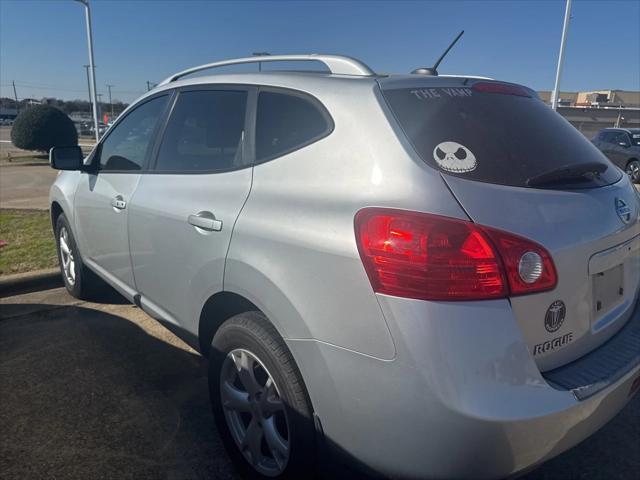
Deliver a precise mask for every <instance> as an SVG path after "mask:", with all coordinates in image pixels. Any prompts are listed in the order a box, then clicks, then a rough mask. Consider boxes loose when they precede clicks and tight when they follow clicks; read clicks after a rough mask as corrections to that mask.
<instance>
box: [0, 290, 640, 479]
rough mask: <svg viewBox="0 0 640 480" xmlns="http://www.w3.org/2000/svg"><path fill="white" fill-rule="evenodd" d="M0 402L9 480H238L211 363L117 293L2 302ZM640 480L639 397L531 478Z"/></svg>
mask: <svg viewBox="0 0 640 480" xmlns="http://www.w3.org/2000/svg"><path fill="white" fill-rule="evenodd" d="M0 398H1V402H0V425H2V427H1V430H0V432H1V433H0V477H2V478H3V479H40V478H54V479H94V478H95V479H98V478H100V479H103V478H108V479H129V478H130V479H166V480H183V479H184V480H186V479H205V478H207V479H212V478H216V479H233V478H238V477H237V476H236V473H235V472H234V469H233V467H232V466H231V464H230V462H229V460H228V458H227V456H226V454H225V452H224V450H223V448H222V445H221V442H220V440H219V438H218V434H217V432H216V429H215V426H214V423H213V419H212V417H211V413H210V410H209V401H208V391H207V380H206V362H205V361H204V360H203V359H202V358H201V357H200V356H199V355H197V354H196V353H195V352H194V351H193V350H191V349H190V348H189V347H188V346H186V345H185V344H184V343H182V342H181V341H180V340H179V339H178V338H176V337H175V336H174V335H173V334H171V333H170V332H169V331H167V330H166V329H164V328H163V327H162V326H160V325H159V324H158V323H157V322H155V321H154V320H152V319H151V318H150V317H148V316H147V315H146V314H144V313H143V312H142V311H141V310H140V309H138V308H137V307H135V306H133V305H130V304H128V303H126V302H125V301H124V300H123V299H122V298H121V297H119V296H118V295H117V294H115V293H114V294H109V295H107V296H106V297H105V298H104V303H87V302H80V301H77V300H75V299H73V298H71V297H70V296H68V295H67V294H66V292H65V291H64V289H54V290H47V291H42V292H36V293H31V294H26V295H21V296H14V297H6V298H3V299H0ZM638 471H640V396H637V397H636V398H635V399H634V400H633V401H632V402H631V403H630V404H629V405H628V406H627V407H626V408H625V409H624V410H623V411H622V412H621V413H620V414H619V415H618V416H617V417H616V418H615V419H614V420H613V421H612V422H611V423H610V424H608V425H607V426H606V427H604V428H603V429H602V430H601V431H600V432H598V433H597V434H596V435H594V436H593V437H592V438H590V439H588V440H586V441H585V442H583V443H582V444H580V445H579V446H577V447H576V448H574V449H572V450H570V451H568V452H566V453H565V454H563V455H561V456H560V457H558V458H556V459H554V460H551V461H550V462H548V463H547V464H545V465H543V466H541V467H540V468H538V469H537V470H535V471H533V472H531V473H529V474H528V475H527V476H526V477H523V478H525V479H527V480H533V479H629V478H635V477H634V474H633V472H636V474H637V472H638Z"/></svg>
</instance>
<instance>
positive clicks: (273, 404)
mask: <svg viewBox="0 0 640 480" xmlns="http://www.w3.org/2000/svg"><path fill="white" fill-rule="evenodd" d="M220 397H221V400H222V408H223V411H224V416H225V420H226V422H227V426H228V427H229V430H230V432H231V435H232V437H233V439H234V441H235V443H236V445H237V447H238V448H239V449H240V451H241V452H242V455H243V456H244V458H245V459H246V460H247V462H249V463H250V464H251V465H252V466H253V468H254V469H255V470H256V471H258V472H259V473H261V474H262V475H265V476H269V477H274V476H277V475H280V474H281V473H282V472H284V470H285V468H286V467H287V462H288V460H289V453H290V444H289V439H290V432H289V422H288V419H287V412H286V411H285V407H284V403H283V401H282V398H281V397H280V393H279V391H278V386H277V385H276V383H275V380H274V379H273V377H272V376H271V374H270V373H269V371H268V370H267V369H266V367H265V366H264V364H263V363H262V362H261V361H260V360H259V359H258V357H256V356H255V355H254V354H253V353H251V352H249V351H248V350H245V349H235V350H232V351H231V352H229V354H228V355H227V357H226V358H225V360H224V362H223V365H222V372H221V375H220Z"/></svg>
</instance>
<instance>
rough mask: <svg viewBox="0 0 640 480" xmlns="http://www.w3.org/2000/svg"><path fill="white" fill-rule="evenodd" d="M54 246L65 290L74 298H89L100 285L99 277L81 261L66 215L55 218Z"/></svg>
mask: <svg viewBox="0 0 640 480" xmlns="http://www.w3.org/2000/svg"><path fill="white" fill-rule="evenodd" d="M56 246H57V250H58V262H59V263H60V272H61V273H62V279H63V280H64V286H65V287H66V288H67V291H68V292H69V293H70V294H71V295H73V296H74V297H76V298H80V299H83V300H87V299H90V298H91V297H92V296H93V295H94V294H95V292H96V291H97V289H98V287H99V286H100V285H101V282H100V279H99V278H98V277H97V276H96V274H94V273H93V272H92V271H90V270H89V269H88V268H87V267H85V265H84V264H83V263H82V257H81V256H80V252H79V251H78V247H77V245H76V241H75V239H74V238H73V233H72V232H71V227H70V226H69V222H68V221H67V217H66V216H65V215H64V213H63V214H61V215H60V216H59V217H58V219H57V220H56Z"/></svg>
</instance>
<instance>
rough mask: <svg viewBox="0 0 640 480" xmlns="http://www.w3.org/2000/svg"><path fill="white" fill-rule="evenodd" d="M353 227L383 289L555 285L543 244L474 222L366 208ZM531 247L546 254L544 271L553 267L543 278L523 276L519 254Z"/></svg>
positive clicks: (441, 291)
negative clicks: (519, 265)
mask: <svg viewBox="0 0 640 480" xmlns="http://www.w3.org/2000/svg"><path fill="white" fill-rule="evenodd" d="M355 229H356V238H357V243H358V251H359V252H360V257H361V259H362V262H363V264H364V267H365V270H366V272H367V275H368V276H369V280H370V281H371V285H372V287H373V289H374V290H375V291H376V292H379V293H385V294H388V295H395V296H400V297H408V298H416V299H422V300H480V299H489V298H504V297H507V296H509V295H510V294H514V295H519V294H523V293H531V292H533V291H540V286H541V285H543V289H548V288H553V287H554V286H555V269H554V268H553V262H552V261H551V258H550V256H549V255H548V253H547V252H546V251H545V250H544V248H542V247H541V246H539V245H537V244H534V243H533V242H530V241H528V240H526V239H523V238H521V237H517V236H515V235H511V234H507V233H505V232H501V231H498V230H494V229H490V228H487V227H480V226H478V225H477V224H475V223H472V222H467V221H464V220H458V219H454V218H448V217H442V216H438V215H430V214H426V213H419V212H409V211H404V210H395V209H383V208H365V209H363V210H360V211H359V212H358V213H357V214H356V217H355ZM496 247H497V248H496ZM502 249H504V254H503V252H502ZM530 251H533V252H535V253H538V254H539V255H540V256H541V258H542V259H544V260H545V267H544V270H545V272H544V273H545V274H546V273H547V268H548V269H549V270H548V274H547V275H546V276H544V279H543V278H542V277H541V278H539V279H538V280H536V281H535V282H534V283H525V282H524V281H523V280H522V279H520V278H519V272H518V263H519V261H520V257H518V255H520V256H521V255H522V254H524V253H527V252H530ZM516 257H517V258H516ZM514 275H515V277H514ZM516 277H517V278H516ZM550 281H552V284H551V283H550ZM550 285H551V286H550Z"/></svg>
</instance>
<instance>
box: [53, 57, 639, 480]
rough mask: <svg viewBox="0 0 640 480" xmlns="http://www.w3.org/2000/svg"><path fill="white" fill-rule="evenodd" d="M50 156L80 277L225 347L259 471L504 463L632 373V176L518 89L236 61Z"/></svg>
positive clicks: (345, 66)
mask: <svg viewBox="0 0 640 480" xmlns="http://www.w3.org/2000/svg"><path fill="white" fill-rule="evenodd" d="M282 60H287V61H312V60H313V61H316V62H321V63H323V64H324V65H325V66H326V70H327V71H325V72H306V73H304V72H286V71H270V72H266V71H263V72H256V73H238V74H230V73H225V74H218V75H210V76H200V77H193V76H191V77H189V78H183V77H188V76H189V74H193V73H196V72H199V71H201V70H204V69H211V68H215V67H220V66H227V65H233V64H240V63H249V62H256V61H260V62H267V61H269V62H273V61H282ZM418 72H420V70H419V71H418ZM426 72H427V73H428V70H427V71H426ZM50 157H51V164H52V166H53V167H54V168H58V169H61V170H71V171H65V172H62V173H61V174H60V175H59V176H58V178H57V180H56V182H55V183H54V185H53V187H52V188H51V216H52V222H53V227H54V230H55V234H56V239H57V241H58V249H59V256H60V265H61V269H62V274H63V277H64V281H65V284H66V286H67V289H68V290H69V292H71V294H73V295H75V296H77V297H81V298H83V297H87V296H89V295H91V294H92V293H95V292H96V290H100V288H102V287H101V285H102V284H101V281H105V282H106V283H108V284H109V285H111V286H113V287H115V288H116V289H117V290H118V291H119V292H120V293H122V294H123V295H124V296H125V297H126V298H127V299H129V300H130V301H131V302H134V303H135V304H137V305H138V306H139V307H140V308H142V309H143V310H144V311H145V312H147V313H148V314H149V315H151V316H153V317H155V318H157V319H158V320H160V321H161V322H163V323H164V324H165V325H167V326H168V327H169V328H170V329H172V330H173V331H174V332H176V333H177V334H178V335H180V336H181V337H182V338H184V339H185V340H186V341H187V342H188V343H189V344H190V345H192V346H193V347H194V348H196V349H197V350H198V351H200V352H201V353H202V354H203V355H204V356H206V357H208V358H209V372H210V373H209V383H210V393H211V403H212V407H213V412H214V415H215V419H216V421H217V425H218V429H219V431H220V434H221V435H222V437H223V440H224V442H225V444H226V446H227V449H228V451H229V453H230V455H231V456H232V458H233V459H234V460H235V461H236V463H237V465H238V466H239V468H240V469H242V470H243V471H244V472H245V473H247V474H248V475H254V476H264V477H292V478H307V477H306V475H308V474H309V473H311V471H313V470H314V469H316V468H318V467H319V466H321V467H326V466H327V465H334V466H335V465H340V467H339V469H338V470H339V471H341V472H344V470H343V468H352V467H355V468H356V470H357V469H364V470H366V471H367V472H376V473H378V474H382V475H384V476H391V477H394V478H402V477H410V478H416V477H434V478H456V479H458V478H469V477H474V478H478V477H482V478H489V477H496V478H497V477H504V476H509V475H513V474H515V473H517V472H520V471H522V470H524V469H528V468H530V467H531V466H533V465H535V464H538V463H540V462H543V461H545V460H547V459H549V458H551V457H553V456H555V455H557V454H558V453H560V452H562V451H564V450H566V449H568V448H570V447H571V446H573V445H575V444H577V443H578V442H580V441H581V440H583V439H584V438H586V437H587V436H589V435H590V434H592V433H593V432H595V431H596V430H597V429H599V428H600V427H601V426H602V425H604V424H605V423H606V422H607V421H608V420H610V419H611V418H612V417H613V416H614V415H615V414H616V413H617V412H618V411H619V410H620V409H621V408H622V407H623V406H624V405H625V404H626V403H627V401H628V400H629V398H630V397H631V396H632V395H633V393H635V391H636V390H637V389H638V387H640V380H639V377H640V308H639V301H638V297H639V291H640V197H639V196H638V194H637V193H636V191H635V190H634V188H633V186H632V185H631V183H630V181H629V178H628V177H627V176H626V175H623V173H622V172H621V171H620V170H619V169H618V168H616V167H614V166H613V165H612V164H611V163H610V162H609V160H607V159H606V158H605V157H604V156H603V155H602V153H600V151H598V149H597V148H596V147H594V146H593V145H592V144H591V143H590V142H589V141H588V140H587V139H585V138H583V137H582V135H581V134H580V133H579V132H578V131H577V130H575V129H574V128H573V127H571V126H570V125H569V124H568V123H567V122H566V121H565V120H563V119H562V118H561V117H560V116H559V115H557V114H555V113H554V112H553V111H552V110H551V109H550V108H549V107H547V106H546V105H545V104H544V103H543V102H542V101H540V100H539V99H538V97H537V95H536V94H535V92H533V91H532V90H530V89H528V88H525V87H522V86H519V85H515V84H511V83H504V82H499V81H494V80H490V79H485V78H478V77H471V76H461V77H454V76H437V75H434V74H430V75H429V74H426V73H423V74H410V75H377V74H375V73H374V72H373V71H371V69H369V68H368V67H367V66H366V65H364V64H363V63H361V62H359V61H357V60H354V59H351V58H348V57H340V56H322V55H312V56H272V57H264V58H262V57H261V58H256V57H254V58H247V59H239V60H232V61H227V62H219V63H214V64H209V65H203V66H201V67H196V68H192V69H190V70H187V71H185V72H181V73H179V74H176V75H174V76H172V77H170V78H169V79H167V80H166V81H164V82H163V83H162V84H161V85H160V86H159V87H157V88H155V89H154V90H152V91H151V92H149V93H148V94H146V95H145V96H144V97H142V98H141V99H140V100H139V101H137V102H135V103H134V104H133V105H131V106H130V107H129V108H128V109H127V111H126V112H125V113H123V114H122V115H121V116H120V117H119V118H118V120H117V122H116V123H115V124H114V125H113V126H112V127H111V128H110V129H109V130H108V131H107V133H106V134H105V135H104V137H103V138H102V140H101V141H100V143H99V144H98V145H97V146H96V148H94V149H93V151H92V152H91V154H90V155H89V156H88V157H87V158H86V159H84V160H83V159H82V155H81V153H80V151H79V149H78V148H77V147H70V148H54V149H53V150H52V151H51V152H50ZM325 459H331V461H326V460H325Z"/></svg>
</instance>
